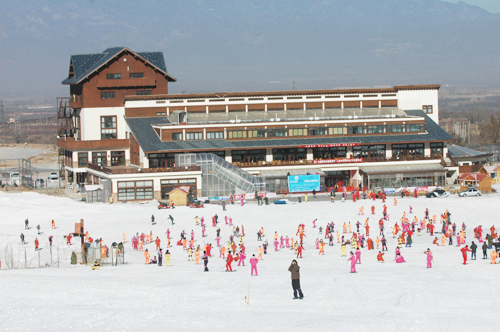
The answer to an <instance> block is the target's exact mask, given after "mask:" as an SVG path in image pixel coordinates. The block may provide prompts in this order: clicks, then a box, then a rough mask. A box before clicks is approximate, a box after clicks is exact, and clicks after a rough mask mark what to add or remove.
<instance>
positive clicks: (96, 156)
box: [92, 152, 107, 166]
mask: <svg viewBox="0 0 500 332" xmlns="http://www.w3.org/2000/svg"><path fill="white" fill-rule="evenodd" d="M92 164H95V165H98V166H107V164H106V152H92Z"/></svg>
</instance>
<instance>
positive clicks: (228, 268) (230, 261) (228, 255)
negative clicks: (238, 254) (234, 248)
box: [226, 251, 233, 272]
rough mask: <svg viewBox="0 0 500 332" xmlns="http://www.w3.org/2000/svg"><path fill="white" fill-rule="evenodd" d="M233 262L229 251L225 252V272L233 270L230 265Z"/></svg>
mask: <svg viewBox="0 0 500 332" xmlns="http://www.w3.org/2000/svg"><path fill="white" fill-rule="evenodd" d="M232 262H233V255H231V251H229V252H228V253H227V259H226V272H233V268H232V267H231V263H232Z"/></svg>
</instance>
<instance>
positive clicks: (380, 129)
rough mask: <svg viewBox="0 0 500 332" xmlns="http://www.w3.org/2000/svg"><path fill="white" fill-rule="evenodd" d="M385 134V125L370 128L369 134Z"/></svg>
mask: <svg viewBox="0 0 500 332" xmlns="http://www.w3.org/2000/svg"><path fill="white" fill-rule="evenodd" d="M384 132H385V126H384V125H372V126H368V134H383V133H384Z"/></svg>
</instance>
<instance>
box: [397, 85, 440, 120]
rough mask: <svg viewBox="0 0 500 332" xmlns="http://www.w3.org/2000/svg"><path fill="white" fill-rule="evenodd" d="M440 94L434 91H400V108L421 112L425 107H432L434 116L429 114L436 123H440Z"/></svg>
mask: <svg viewBox="0 0 500 332" xmlns="http://www.w3.org/2000/svg"><path fill="white" fill-rule="evenodd" d="M438 98H439V93H438V90H437V89H434V90H400V91H398V107H399V108H400V109H402V110H403V111H405V110H421V109H422V106H424V105H432V114H427V115H428V116H429V117H430V118H431V119H432V120H434V122H436V123H439V102H438Z"/></svg>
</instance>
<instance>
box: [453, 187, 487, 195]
mask: <svg viewBox="0 0 500 332" xmlns="http://www.w3.org/2000/svg"><path fill="white" fill-rule="evenodd" d="M482 194H483V193H482V192H481V190H479V189H476V188H467V190H464V191H461V192H459V193H458V196H460V197H467V196H481V195H482Z"/></svg>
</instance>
